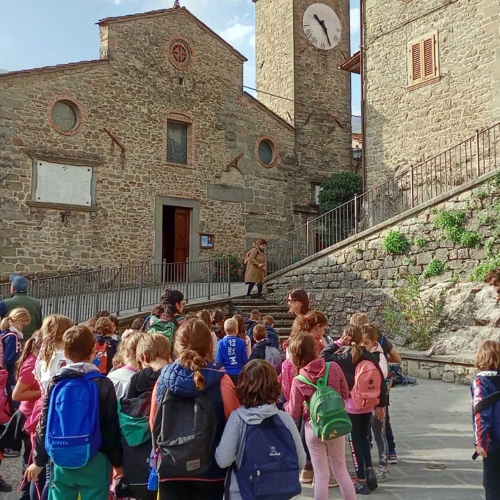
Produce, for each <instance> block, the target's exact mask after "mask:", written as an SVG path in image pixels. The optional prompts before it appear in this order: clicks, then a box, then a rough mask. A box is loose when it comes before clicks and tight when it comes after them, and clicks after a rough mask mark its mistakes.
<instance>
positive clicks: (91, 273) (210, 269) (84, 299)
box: [0, 257, 241, 323]
mask: <svg viewBox="0 0 500 500" xmlns="http://www.w3.org/2000/svg"><path fill="white" fill-rule="evenodd" d="M240 275H241V273H240V269H239V267H238V266H236V265H235V263H234V261H233V260H231V259H230V258H227V257H222V258H220V259H217V260H203V261H196V262H185V263H167V262H165V261H164V262H163V263H161V264H147V263H145V262H141V263H140V264H139V265H130V266H128V265H127V266H124V265H120V266H118V267H116V268H101V267H98V268H97V269H90V270H88V269H85V270H84V269H78V271H76V272H71V273H68V274H60V273H57V274H56V275H54V276H49V277H38V276H37V274H36V273H35V275H34V277H33V278H32V279H30V286H29V294H30V295H31V296H33V297H36V298H38V299H40V300H41V302H42V311H43V314H44V315H48V314H54V313H57V314H63V315H65V316H69V317H70V318H72V319H73V321H75V322H76V323H78V322H81V321H85V320H87V319H89V318H91V317H93V316H95V314H96V313H97V312H98V311H101V310H107V311H109V312H110V313H112V314H116V315H117V316H119V315H120V313H121V314H123V313H133V312H141V311H142V308H143V307H146V306H152V305H154V304H157V303H158V302H159V300H160V296H161V293H162V291H163V290H164V289H165V288H171V289H176V290H180V291H181V292H182V293H183V294H184V298H185V300H186V301H187V302H188V301H189V300H193V299H201V298H206V299H207V300H210V299H211V298H212V297H214V296H218V295H226V294H227V296H231V283H235V282H238V281H241V276H240ZM9 296H10V284H9V283H3V284H0V298H7V297H9Z"/></svg>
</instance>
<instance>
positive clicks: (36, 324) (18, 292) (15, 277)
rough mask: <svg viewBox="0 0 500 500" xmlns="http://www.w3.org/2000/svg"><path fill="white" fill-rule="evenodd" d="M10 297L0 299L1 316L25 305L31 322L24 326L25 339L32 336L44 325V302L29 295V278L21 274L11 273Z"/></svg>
mask: <svg viewBox="0 0 500 500" xmlns="http://www.w3.org/2000/svg"><path fill="white" fill-rule="evenodd" d="M10 292H11V294H12V297H11V298H10V299H5V300H0V318H3V317H4V316H7V314H9V312H10V311H12V309H15V308H16V307H23V308H24V309H26V310H27V311H28V312H29V315H30V318H31V322H30V324H29V325H28V326H27V327H26V328H24V330H23V333H24V339H25V340H26V339H28V338H29V337H31V335H32V333H33V332H34V331H35V330H38V328H40V327H41V326H42V304H41V303H40V301H39V300H38V299H35V298H33V297H31V296H30V295H28V280H27V279H26V278H25V277H24V276H20V275H19V274H11V275H10Z"/></svg>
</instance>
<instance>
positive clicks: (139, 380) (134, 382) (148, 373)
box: [126, 366, 161, 399]
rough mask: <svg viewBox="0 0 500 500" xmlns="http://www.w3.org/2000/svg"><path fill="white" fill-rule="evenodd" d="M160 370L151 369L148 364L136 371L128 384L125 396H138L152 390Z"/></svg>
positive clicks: (129, 397) (130, 397)
mask: <svg viewBox="0 0 500 500" xmlns="http://www.w3.org/2000/svg"><path fill="white" fill-rule="evenodd" d="M160 373H161V370H158V371H156V370H153V368H150V367H149V366H148V367H146V368H144V369H143V370H141V371H140V372H138V373H136V374H135V375H134V376H133V377H132V378H131V379H130V384H129V386H128V391H127V395H126V398H127V399H134V398H138V397H139V396H141V395H142V394H144V393H145V392H153V389H154V386H155V384H156V381H157V380H158V377H159V376H160Z"/></svg>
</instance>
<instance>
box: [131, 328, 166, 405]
mask: <svg viewBox="0 0 500 500" xmlns="http://www.w3.org/2000/svg"><path fill="white" fill-rule="evenodd" d="M170 357H171V356H170V343H169V341H168V338H167V337H165V335H162V334H161V333H148V334H146V335H142V336H141V337H140V339H139V340H138V342H137V347H136V361H137V365H138V367H139V372H138V373H135V374H134V375H132V378H131V379H130V383H129V385H128V389H127V392H126V397H127V399H134V398H138V397H139V396H141V395H142V394H144V393H145V392H151V391H152V390H153V388H154V386H155V384H156V381H157V380H158V377H159V376H160V373H161V370H162V368H163V367H164V366H165V365H168V363H170Z"/></svg>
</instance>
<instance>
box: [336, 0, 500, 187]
mask: <svg viewBox="0 0 500 500" xmlns="http://www.w3.org/2000/svg"><path fill="white" fill-rule="evenodd" d="M361 4H362V5H361V11H362V43H361V45H362V47H363V49H362V58H361V59H362V61H361V72H362V82H363V88H364V131H363V154H364V158H365V167H366V182H367V187H368V188H372V187H373V186H374V185H375V184H377V183H379V182H381V181H384V180H386V179H387V178H388V177H391V176H393V175H394V173H395V172H397V171H401V170H403V169H407V168H409V167H410V165H412V164H413V165H414V164H416V163H418V162H420V161H423V160H424V159H428V158H430V157H432V156H434V155H436V154H439V153H441V152H442V151H444V150H446V149H447V148H449V147H451V146H453V145H455V144H457V143H459V142H461V141H463V140H464V139H466V138H468V137H471V136H473V135H474V133H475V130H476V129H482V128H484V127H488V126H491V125H493V124H494V123H496V122H498V121H500V32H499V28H498V27H499V24H500V2H498V0H419V1H411V0H410V1H408V0H406V1H397V2H396V1H394V0H361ZM344 66H345V69H347V70H350V71H354V72H359V70H360V57H359V53H358V54H355V55H354V56H353V57H352V58H351V59H350V60H348V61H346V62H345V63H344Z"/></svg>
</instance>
